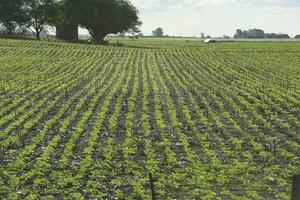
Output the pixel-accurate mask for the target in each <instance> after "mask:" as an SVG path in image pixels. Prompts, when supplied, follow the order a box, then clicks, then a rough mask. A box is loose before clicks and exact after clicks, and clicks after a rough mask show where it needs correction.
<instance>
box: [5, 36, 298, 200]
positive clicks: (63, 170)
mask: <svg viewBox="0 0 300 200" xmlns="http://www.w3.org/2000/svg"><path fill="white" fill-rule="evenodd" d="M119 42H121V43H122V44H123V45H120V44H119ZM113 44H115V45H113ZM296 173H300V42H225V43H219V44H213V45H203V44H202V43H199V42H197V41H182V40H180V41H179V40H161V41H159V40H150V39H148V40H142V39H141V40H138V41H130V40H124V41H122V40H120V41H119V40H113V41H112V45H108V46H95V45H85V44H69V43H62V42H36V41H22V40H4V39H0V199H151V198H152V197H153V198H154V199H263V200H266V199H290V195H291V188H292V183H291V180H292V179H291V177H292V175H293V174H296Z"/></svg>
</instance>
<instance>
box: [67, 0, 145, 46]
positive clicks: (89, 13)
mask: <svg viewBox="0 0 300 200" xmlns="http://www.w3.org/2000/svg"><path fill="white" fill-rule="evenodd" d="M66 5H67V7H68V10H69V12H70V14H71V16H72V18H73V19H75V20H76V22H78V24H79V25H80V26H82V27H84V28H86V29H87V30H88V31H89V33H90V34H91V36H92V37H93V39H94V42H95V43H96V44H101V43H102V44H103V43H105V41H104V38H105V36H106V35H108V34H117V33H120V32H131V33H134V32H139V29H138V27H139V26H140V25H141V21H140V20H139V17H138V10H137V9H136V8H135V7H134V6H133V5H132V4H131V3H130V2H129V1H128V0H66Z"/></svg>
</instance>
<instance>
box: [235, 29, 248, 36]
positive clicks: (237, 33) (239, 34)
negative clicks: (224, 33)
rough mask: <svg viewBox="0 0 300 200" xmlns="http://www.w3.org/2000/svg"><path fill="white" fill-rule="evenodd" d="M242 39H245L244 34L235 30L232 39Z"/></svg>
mask: <svg viewBox="0 0 300 200" xmlns="http://www.w3.org/2000/svg"><path fill="white" fill-rule="evenodd" d="M244 37H245V35H244V32H243V31H242V30H241V29H237V30H236V34H235V35H234V38H244Z"/></svg>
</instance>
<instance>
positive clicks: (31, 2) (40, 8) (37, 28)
mask: <svg viewBox="0 0 300 200" xmlns="http://www.w3.org/2000/svg"><path fill="white" fill-rule="evenodd" d="M54 5H55V0H26V13H27V16H28V18H29V20H28V21H27V23H26V26H27V28H28V29H29V30H31V31H32V32H33V33H34V34H35V36H36V39H38V40H39V39H40V34H41V32H42V31H43V30H44V29H45V28H46V26H47V25H51V18H52V16H53V15H55V6H54Z"/></svg>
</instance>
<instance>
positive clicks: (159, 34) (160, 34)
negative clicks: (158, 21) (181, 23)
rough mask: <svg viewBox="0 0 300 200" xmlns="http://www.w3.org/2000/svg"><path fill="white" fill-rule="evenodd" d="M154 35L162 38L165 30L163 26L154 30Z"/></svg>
mask: <svg viewBox="0 0 300 200" xmlns="http://www.w3.org/2000/svg"><path fill="white" fill-rule="evenodd" d="M152 35H153V37H158V38H161V37H163V35H164V31H163V29H162V28H160V27H159V28H157V29H155V30H154V31H152Z"/></svg>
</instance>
